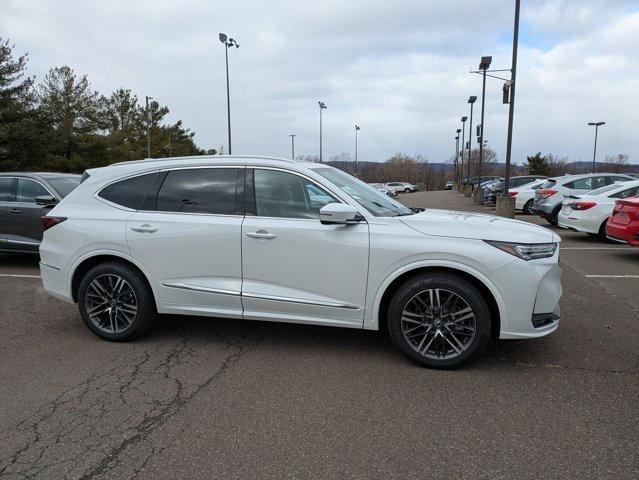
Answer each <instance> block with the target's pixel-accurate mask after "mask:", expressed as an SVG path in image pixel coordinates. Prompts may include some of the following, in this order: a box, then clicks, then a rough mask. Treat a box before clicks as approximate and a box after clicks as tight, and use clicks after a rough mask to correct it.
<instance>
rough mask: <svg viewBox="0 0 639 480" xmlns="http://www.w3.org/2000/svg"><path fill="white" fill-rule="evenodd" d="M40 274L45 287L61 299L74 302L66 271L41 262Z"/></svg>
mask: <svg viewBox="0 0 639 480" xmlns="http://www.w3.org/2000/svg"><path fill="white" fill-rule="evenodd" d="M40 276H41V277H42V286H43V287H44V289H45V290H46V291H47V292H48V293H50V294H51V295H53V296H54V297H56V298H59V299H60V300H64V301H65V302H69V303H74V302H73V298H71V295H70V294H69V289H68V288H67V278H66V275H65V274H64V272H63V271H62V270H60V269H58V268H56V267H53V266H51V265H47V264H46V263H43V262H40Z"/></svg>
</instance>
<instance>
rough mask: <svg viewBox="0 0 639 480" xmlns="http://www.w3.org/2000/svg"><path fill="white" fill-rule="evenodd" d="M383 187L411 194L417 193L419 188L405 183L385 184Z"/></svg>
mask: <svg viewBox="0 0 639 480" xmlns="http://www.w3.org/2000/svg"><path fill="white" fill-rule="evenodd" d="M384 186H385V187H389V188H392V189H394V190H395V191H396V192H404V193H412V192H419V187H418V186H417V185H413V184H412V183H407V182H390V183H385V184H384Z"/></svg>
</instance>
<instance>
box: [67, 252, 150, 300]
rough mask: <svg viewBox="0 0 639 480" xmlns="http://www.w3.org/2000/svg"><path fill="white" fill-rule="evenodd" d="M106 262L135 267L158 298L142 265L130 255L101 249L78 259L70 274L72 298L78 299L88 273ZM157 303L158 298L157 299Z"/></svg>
mask: <svg viewBox="0 0 639 480" xmlns="http://www.w3.org/2000/svg"><path fill="white" fill-rule="evenodd" d="M106 262H119V263H122V264H125V265H127V266H129V267H131V268H134V269H135V270H137V271H138V272H140V274H142V276H143V277H144V279H145V280H146V282H147V284H148V285H149V288H150V289H151V292H152V293H153V298H154V299H157V295H156V292H155V290H154V288H153V285H152V284H151V282H150V281H149V276H148V274H147V273H146V272H145V271H144V268H142V267H141V266H140V265H138V264H137V263H135V262H134V261H133V260H132V259H131V258H130V257H128V256H126V255H124V254H122V253H121V252H118V251H99V252H91V254H89V255H86V256H84V257H83V258H82V259H80V260H78V261H77V262H76V264H75V265H74V267H73V268H72V270H71V274H70V275H69V288H70V291H71V298H72V299H73V301H74V302H76V303H77V301H78V290H79V287H80V282H81V281H82V278H83V277H84V275H86V273H87V272H88V271H89V270H91V269H92V268H93V267H95V266H96V265H99V264H101V263H106ZM156 303H157V300H156Z"/></svg>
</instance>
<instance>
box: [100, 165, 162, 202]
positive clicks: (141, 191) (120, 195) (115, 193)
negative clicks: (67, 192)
mask: <svg viewBox="0 0 639 480" xmlns="http://www.w3.org/2000/svg"><path fill="white" fill-rule="evenodd" d="M157 176H158V173H157V172H153V173H147V174H146V175H138V176H137V177H132V178H127V179H125V180H121V181H119V182H115V183H112V184H111V185H109V186H107V187H106V188H103V189H102V191H101V192H100V193H99V194H98V196H99V197H101V198H104V199H105V200H108V201H109V202H111V203H115V204H116V205H120V206H122V207H127V208H131V209H133V210H138V209H139V208H140V206H141V205H142V202H143V201H144V199H145V197H146V195H147V193H148V192H149V191H150V189H151V186H152V185H153V183H154V181H155V179H156V177H157Z"/></svg>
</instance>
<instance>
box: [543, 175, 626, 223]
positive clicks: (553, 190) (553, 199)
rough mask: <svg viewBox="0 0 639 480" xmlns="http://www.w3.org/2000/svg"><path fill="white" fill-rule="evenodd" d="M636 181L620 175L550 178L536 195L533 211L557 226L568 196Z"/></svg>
mask: <svg viewBox="0 0 639 480" xmlns="http://www.w3.org/2000/svg"><path fill="white" fill-rule="evenodd" d="M630 180H635V178H633V177H631V176H630V175H622V174H618V173H586V174H581V175H564V176H563V177H555V178H549V179H548V180H547V181H546V183H544V184H543V185H542V186H541V187H540V188H539V189H538V190H537V193H536V194H535V202H534V204H533V207H532V211H533V212H534V213H536V214H538V215H539V216H540V217H542V218H545V219H546V220H547V221H548V223H550V224H551V225H557V216H558V215H559V211H560V210H561V204H562V202H563V201H564V197H565V196H566V195H580V194H584V193H587V192H589V191H591V190H595V189H597V188H601V187H605V186H606V185H612V184H613V183H615V182H628V181H630Z"/></svg>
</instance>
